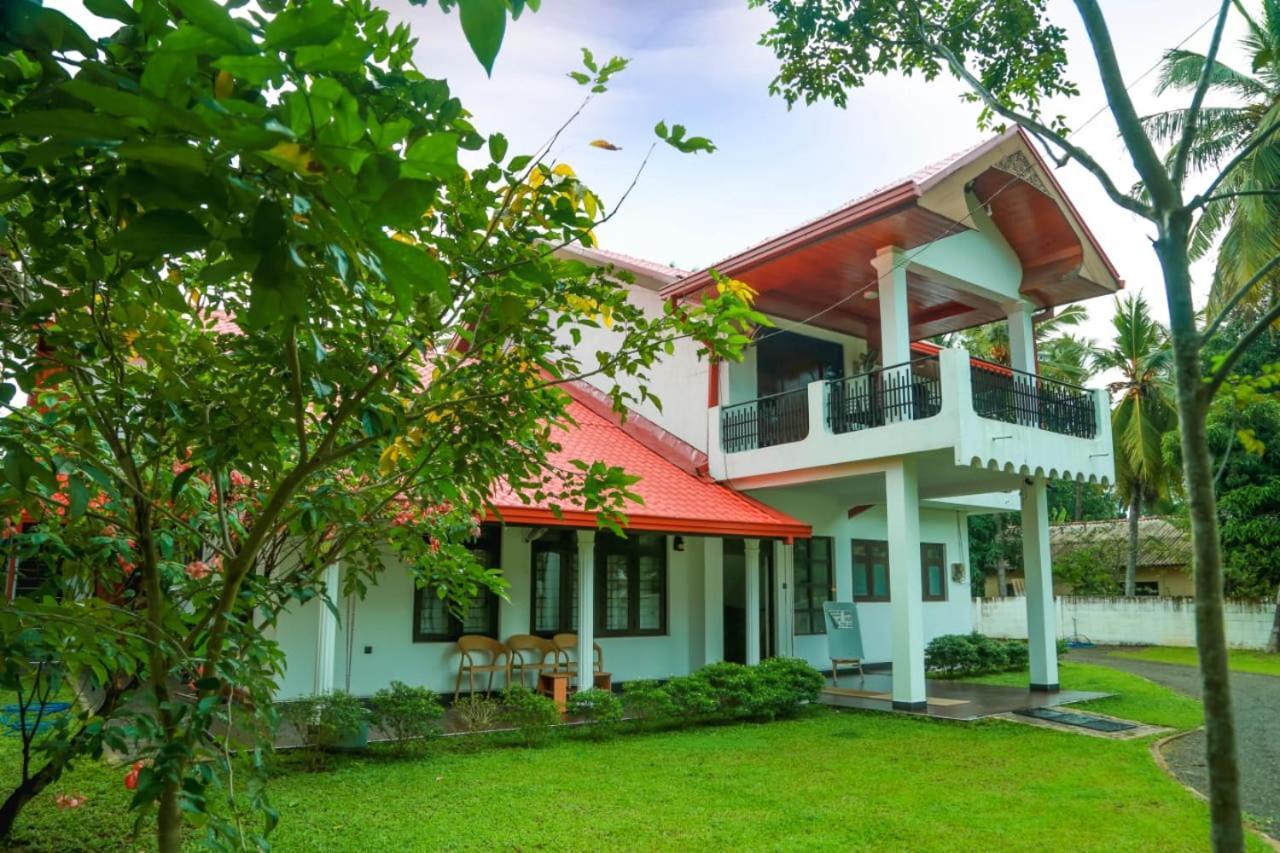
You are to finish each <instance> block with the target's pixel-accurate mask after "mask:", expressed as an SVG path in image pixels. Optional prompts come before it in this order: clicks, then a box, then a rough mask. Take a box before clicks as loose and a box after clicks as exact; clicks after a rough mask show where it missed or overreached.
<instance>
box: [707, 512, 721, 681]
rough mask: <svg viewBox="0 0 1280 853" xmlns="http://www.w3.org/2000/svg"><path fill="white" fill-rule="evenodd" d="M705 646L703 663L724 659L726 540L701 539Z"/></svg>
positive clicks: (708, 537) (715, 538) (709, 537)
mask: <svg viewBox="0 0 1280 853" xmlns="http://www.w3.org/2000/svg"><path fill="white" fill-rule="evenodd" d="M702 546H703V552H702V583H703V588H702V590H703V595H702V607H703V612H702V632H703V634H702V650H703V660H702V662H703V663H704V664H707V663H716V662H717V661H722V660H724V540H722V539H720V538H719V537H718V536H707V537H705V538H704V539H703V540H702Z"/></svg>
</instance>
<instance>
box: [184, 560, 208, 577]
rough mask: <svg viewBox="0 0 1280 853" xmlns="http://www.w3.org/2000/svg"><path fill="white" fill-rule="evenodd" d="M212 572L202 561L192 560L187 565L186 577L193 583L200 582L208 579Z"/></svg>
mask: <svg viewBox="0 0 1280 853" xmlns="http://www.w3.org/2000/svg"><path fill="white" fill-rule="evenodd" d="M212 572H213V569H211V568H209V564H208V563H206V562H205V561H204V560H193V561H192V562H190V563H187V577H189V578H191V579H192V580H193V581H202V580H204V579H205V578H207V577H209V575H210V574H211V573H212Z"/></svg>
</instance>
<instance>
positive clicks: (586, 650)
mask: <svg viewBox="0 0 1280 853" xmlns="http://www.w3.org/2000/svg"><path fill="white" fill-rule="evenodd" d="M595 585H596V532H595V531H594V530H579V531H578V689H579V690H586V689H587V688H589V687H591V686H593V685H594V684H595V679H594V677H593V673H594V671H595V661H596V653H595V645H596V624H595V617H596V594H595Z"/></svg>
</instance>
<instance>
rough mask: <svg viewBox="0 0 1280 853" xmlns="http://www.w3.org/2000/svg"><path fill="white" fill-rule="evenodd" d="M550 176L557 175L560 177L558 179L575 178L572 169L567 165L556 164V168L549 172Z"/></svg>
mask: <svg viewBox="0 0 1280 853" xmlns="http://www.w3.org/2000/svg"><path fill="white" fill-rule="evenodd" d="M551 174H553V175H559V176H560V177H562V178H572V177H575V175H574V173H573V169H571V168H570V167H569V164H568V163H557V164H556V167H555V168H554V169H552V170H551Z"/></svg>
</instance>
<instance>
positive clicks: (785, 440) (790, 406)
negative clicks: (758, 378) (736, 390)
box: [720, 388, 809, 453]
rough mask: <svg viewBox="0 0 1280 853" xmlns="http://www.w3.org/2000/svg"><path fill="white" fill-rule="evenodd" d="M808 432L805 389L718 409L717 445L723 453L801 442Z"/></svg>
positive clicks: (806, 394) (807, 392) (807, 396)
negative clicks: (718, 437)
mask: <svg viewBox="0 0 1280 853" xmlns="http://www.w3.org/2000/svg"><path fill="white" fill-rule="evenodd" d="M808 435H809V391H808V389H806V388H798V389H796V390H795V391H783V392H782V393H781V394H770V395H769V396H767V397H760V398H759V399H756V400H751V401H750V402H747V403H736V404H734V405H732V406H725V407H724V408H723V409H721V410H720V446H721V447H722V448H724V451H725V452H726V453H737V452H739V451H742V450H755V449H757V448H760V447H773V446H774V445H775V444H790V443H791V442H793V441H803V440H804V439H805V438H807V437H808Z"/></svg>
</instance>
